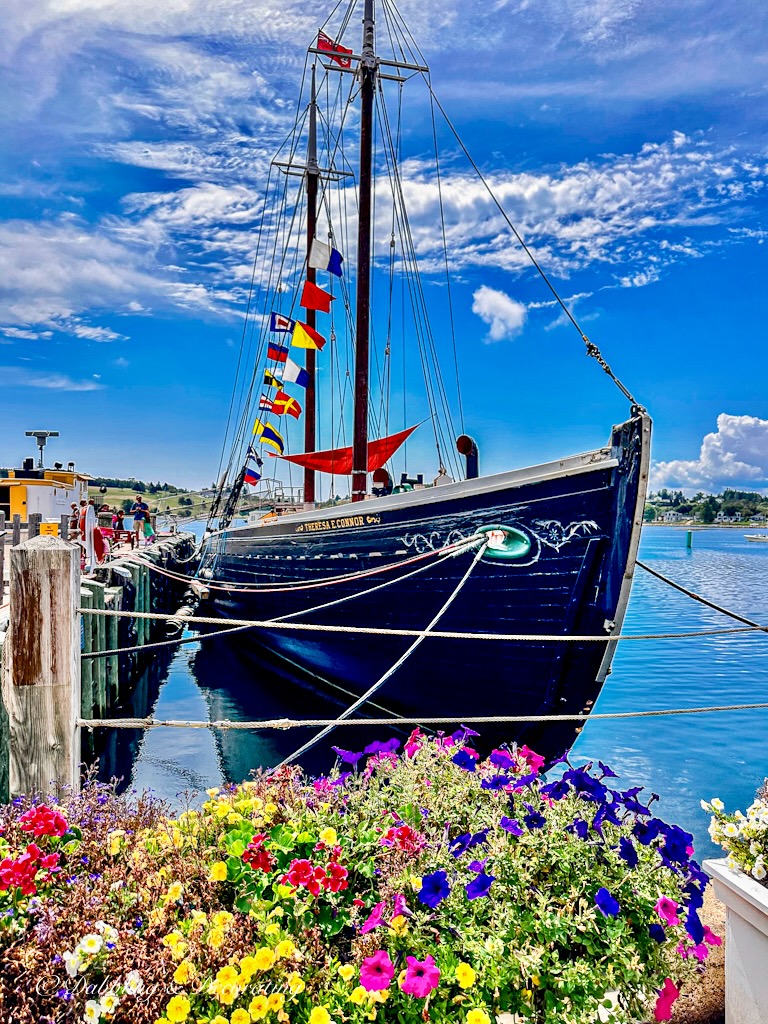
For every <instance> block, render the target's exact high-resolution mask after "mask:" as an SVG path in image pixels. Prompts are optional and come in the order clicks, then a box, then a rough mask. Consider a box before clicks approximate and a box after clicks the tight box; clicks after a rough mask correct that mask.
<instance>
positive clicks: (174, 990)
mask: <svg viewBox="0 0 768 1024" xmlns="http://www.w3.org/2000/svg"><path fill="white" fill-rule="evenodd" d="M472 735H474V734H473V733H471V732H470V731H469V730H460V731H459V732H457V733H456V734H454V736H452V737H441V738H438V739H426V738H425V737H423V736H421V734H420V733H419V731H418V730H416V731H415V732H414V734H412V736H411V738H410V740H409V741H408V743H407V744H406V745H405V750H404V752H403V754H402V755H401V756H399V755H398V754H397V747H398V746H399V744H398V743H397V742H396V741H394V740H392V741H388V742H385V743H376V744H372V745H371V746H370V747H368V748H367V749H366V751H364V752H362V753H357V752H350V751H343V750H338V754H339V758H340V762H341V770H339V769H337V770H336V771H335V772H334V773H333V774H332V775H331V776H330V777H328V778H324V779H318V780H311V779H307V778H306V777H304V776H303V774H302V773H301V771H300V770H299V769H298V768H286V769H282V770H280V771H279V772H275V773H274V774H273V775H270V776H268V775H259V776H257V777H256V778H255V779H254V780H253V781H251V782H248V783H244V784H243V785H241V786H238V787H234V786H233V787H228V788H226V789H224V790H222V791H219V790H210V791H209V793H208V796H209V799H208V800H207V801H206V802H205V803H204V804H203V806H202V808H201V809H194V808H190V809H188V810H186V811H185V812H183V813H181V814H179V815H177V816H175V817H172V816H170V815H168V814H167V812H166V809H165V808H164V807H163V806H162V805H161V804H158V803H154V802H153V801H151V800H149V799H147V798H146V797H143V798H141V799H139V800H138V801H137V802H135V803H133V804H132V803H130V802H129V801H127V800H123V799H121V798H118V797H116V796H115V795H114V793H113V792H112V791H111V790H110V789H109V788H108V787H103V786H96V785H90V786H88V787H86V789H85V790H84V792H83V794H81V795H79V796H73V797H71V798H69V799H67V800H64V801H62V804H61V806H60V807H56V808H51V809H49V808H47V807H45V806H43V805H36V804H34V803H32V802H28V801H27V802H21V801H17V802H16V804H17V805H16V806H13V807H10V808H6V809H5V810H4V812H3V815H4V823H3V826H2V827H3V835H2V837H0V953H1V955H2V960H3V968H4V969H3V972H2V973H1V974H0V1019H2V1020H13V1021H14V1024H32V1022H35V1024H39V1022H40V1021H53V1020H55V1021H69V1020H72V1021H80V1020H85V1021H91V1022H96V1021H100V1020H101V1021H115V1022H122V1021H125V1022H129V1021H130V1022H131V1024H149V1022H155V1021H159V1022H160V1024H169V1022H170V1024H177V1022H185V1021H190V1022H192V1021H195V1022H199V1024H250V1022H251V1021H261V1020H265V1021H268V1022H271V1021H278V1022H280V1024H288V1022H289V1021H290V1022H296V1024H330V1022H331V1021H335V1022H338V1024H341V1022H342V1021H351V1022H362V1021H376V1020H379V1021H388V1022H399V1024H411V1022H412V1024H416V1022H422V1021H426V1020H430V1021H436V1022H441V1021H452V1022H453V1021H461V1022H463V1024H490V1022H491V1021H492V1020H493V1019H494V1018H495V1016H496V1015H497V1014H517V1015H518V1018H519V1019H522V1020H526V1021H531V1022H536V1024H555V1022H557V1024H593V1022H594V1021H595V1020H597V1019H601V1020H605V1021H613V1022H620V1021H632V1020H647V1019H655V1020H658V1021H662V1020H668V1019H669V1018H670V1015H671V1006H672V1003H673V1002H674V1000H675V998H676V997H677V995H678V994H679V991H680V990H681V988H682V987H683V986H685V985H687V984H689V983H690V982H691V981H692V979H694V977H695V975H696V973H697V972H699V971H700V970H701V969H702V967H701V964H702V962H703V961H704V959H705V958H706V955H707V952H708V947H709V945H711V944H715V943H719V941H720V940H719V939H718V938H717V937H716V936H714V935H713V934H712V933H711V932H709V930H708V929H707V928H705V927H703V926H702V924H701V922H700V920H699V916H698V909H699V908H700V907H701V904H702V892H703V889H704V886H705V885H706V882H707V879H706V876H705V875H704V874H703V873H702V871H701V870H700V868H699V867H698V865H697V864H696V863H695V862H694V861H693V860H692V859H691V856H692V853H693V849H692V845H691V836H690V835H689V834H688V833H686V832H684V831H683V830H682V829H680V828H678V827H676V826H674V825H667V824H665V823H664V822H663V821H661V820H660V819H659V818H657V817H655V816H654V815H653V813H652V811H651V809H650V806H651V804H652V803H653V801H654V800H655V799H656V798H655V797H652V798H651V799H650V801H643V800H642V799H641V791H640V790H639V789H631V790H628V791H618V790H612V789H611V788H610V786H609V782H610V779H611V778H615V776H614V775H613V773H612V772H611V771H610V769H608V768H607V767H606V766H604V765H602V764H600V763H598V766H597V768H596V769H594V768H593V766H592V765H585V766H582V767H573V766H571V765H570V764H569V763H567V762H564V763H562V764H558V766H557V768H556V772H555V775H556V776H557V777H554V778H548V777H547V776H544V775H543V774H542V772H541V769H542V768H543V764H542V759H541V758H539V757H538V756H537V755H536V754H534V753H533V752H532V751H530V750H528V749H527V748H526V747H522V748H520V749H519V750H517V751H515V752H510V751H507V750H497V751H494V752H493V753H492V754H491V755H490V757H489V758H488V759H487V760H485V761H481V760H480V759H479V757H478V755H477V754H476V752H475V751H474V750H473V749H472V747H471V742H472V740H471V737H472ZM335 749H336V748H335ZM609 992H618V993H619V996H618V1000H614V999H609V998H607V994H608V993H609ZM506 1019H509V1018H506Z"/></svg>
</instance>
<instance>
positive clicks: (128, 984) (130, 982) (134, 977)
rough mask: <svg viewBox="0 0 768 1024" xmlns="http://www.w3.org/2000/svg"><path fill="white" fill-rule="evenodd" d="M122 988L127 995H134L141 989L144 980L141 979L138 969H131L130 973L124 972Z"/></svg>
mask: <svg viewBox="0 0 768 1024" xmlns="http://www.w3.org/2000/svg"><path fill="white" fill-rule="evenodd" d="M124 988H125V991H126V992H127V993H128V995H129V996H136V995H138V994H139V992H141V991H142V989H143V988H144V982H143V981H142V980H141V975H140V974H139V972H138V971H131V972H130V974H126V976H125V985H124Z"/></svg>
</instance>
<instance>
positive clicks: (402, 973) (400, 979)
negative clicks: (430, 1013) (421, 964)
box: [397, 971, 408, 988]
mask: <svg viewBox="0 0 768 1024" xmlns="http://www.w3.org/2000/svg"><path fill="white" fill-rule="evenodd" d="M407 973H408V971H400V973H399V974H398V976H397V984H398V985H399V987H400V988H402V987H403V982H404V981H405V976H406V974H407Z"/></svg>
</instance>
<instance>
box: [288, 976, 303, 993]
mask: <svg viewBox="0 0 768 1024" xmlns="http://www.w3.org/2000/svg"><path fill="white" fill-rule="evenodd" d="M286 981H287V982H288V988H289V989H290V990H291V995H292V996H297V995H299V993H300V992H303V991H304V989H305V988H306V985H305V984H304V979H303V978H302V977H301V975H300V974H297V973H296V971H291V973H290V974H289V975H288V977H287V978H286Z"/></svg>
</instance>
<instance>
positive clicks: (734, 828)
mask: <svg viewBox="0 0 768 1024" xmlns="http://www.w3.org/2000/svg"><path fill="white" fill-rule="evenodd" d="M723 832H724V834H725V835H727V836H730V837H731V838H733V837H734V836H737V835H738V834H739V826H738V825H737V824H736V822H735V821H726V823H725V825H723Z"/></svg>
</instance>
